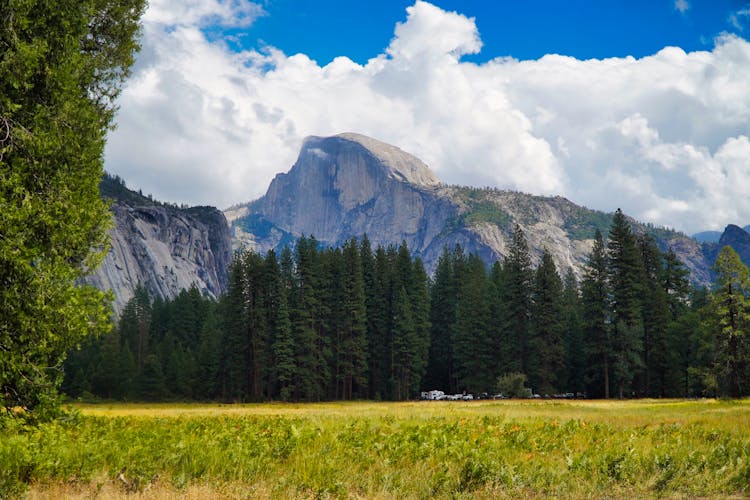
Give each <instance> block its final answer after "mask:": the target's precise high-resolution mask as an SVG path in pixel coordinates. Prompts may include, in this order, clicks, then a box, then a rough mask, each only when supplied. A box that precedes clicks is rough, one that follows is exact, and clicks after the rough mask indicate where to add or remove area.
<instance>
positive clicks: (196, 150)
mask: <svg viewBox="0 0 750 500" xmlns="http://www.w3.org/2000/svg"><path fill="white" fill-rule="evenodd" d="M232 9H235V10H237V11H238V12H240V11H241V12H245V13H246V14H245V17H244V19H245V20H246V21H247V20H248V19H250V18H252V16H257V15H261V14H262V9H260V7H257V6H254V4H251V3H249V2H238V1H235V2H221V1H219V0H207V1H205V2H198V1H197V0H191V2H188V3H186V2H175V1H174V0H171V3H170V0H161V1H154V2H152V3H151V7H150V8H149V12H148V14H147V15H146V18H145V26H144V40H143V43H144V50H143V52H142V53H141V54H140V56H139V59H138V63H137V65H136V68H135V70H134V75H133V77H132V79H131V80H130V81H129V83H128V85H127V87H126V89H125V91H124V92H123V95H122V98H121V101H120V105H121V110H120V114H119V128H118V129H117V130H116V131H115V132H113V133H112V135H111V137H110V140H109V143H108V146H107V158H106V165H107V168H108V169H109V170H110V171H112V172H115V173H118V174H120V175H121V176H122V177H124V178H125V179H126V180H127V181H128V182H129V183H131V184H133V185H135V186H138V187H141V188H143V190H144V191H145V192H150V193H153V194H154V195H155V196H156V197H158V198H160V199H164V200H168V201H175V202H188V203H202V204H213V205H217V206H219V207H226V206H228V205H230V204H233V203H237V202H242V201H247V200H250V199H252V198H255V197H258V196H260V195H262V194H263V193H264V192H265V190H266V188H267V186H268V183H269V182H270V180H271V179H272V178H273V176H274V175H275V174H276V173H278V172H282V171H286V170H288V168H289V167H290V166H291V165H292V164H293V162H294V159H295V157H296V154H297V152H298V149H299V147H300V145H301V143H302V140H303V139H304V137H305V136H307V135H329V134H336V133H340V132H345V131H352V132H360V133H364V134H368V135H371V136H373V137H376V138H378V139H381V140H385V141H387V142H391V143H393V144H395V145H397V146H399V147H401V148H403V149H404V150H406V151H409V152H412V153H414V154H415V155H417V156H419V157H420V158H422V159H423V160H425V161H426V162H427V163H428V164H429V165H430V166H431V167H432V168H433V169H434V170H435V171H436V173H437V174H438V175H439V176H440V177H441V178H442V179H443V180H444V181H446V182H449V183H457V184H470V185H476V186H486V185H492V186H499V187H503V188H512V189H518V190H522V191H527V192H532V193H538V194H562V195H565V196H567V197H569V198H570V199H571V200H573V201H574V202H577V203H581V204H585V205H587V206H590V207H592V208H598V209H602V210H607V211H611V210H614V209H615V208H617V207H622V209H623V210H625V211H626V212H627V213H629V214H632V215H633V216H635V217H639V218H642V219H644V220H648V221H651V222H654V223H656V224H664V225H669V226H672V227H677V228H679V229H683V230H686V231H696V230H700V229H710V228H720V227H722V226H723V225H724V224H727V223H730V222H731V223H740V224H742V225H744V224H747V223H750V198H747V196H746V193H747V192H748V191H747V188H750V186H749V185H748V183H750V140H748V137H750V44H749V43H748V42H747V41H745V40H743V39H741V38H738V37H734V36H728V35H727V36H723V37H721V38H718V39H717V40H716V43H715V47H714V48H713V50H712V51H710V52H707V51H706V52H693V53H685V52H684V51H683V50H681V49H679V48H674V47H666V48H664V49H663V50H661V51H660V52H658V53H657V54H654V55H652V56H650V57H644V58H641V59H634V58H632V57H627V58H612V59H604V60H587V61H581V60H577V59H574V58H571V57H565V56H559V55H548V56H545V57H543V58H542V59H539V60H535V61H517V60H514V59H509V58H501V59H495V60H493V61H490V62H488V63H484V64H474V63H467V62H462V61H461V60H460V57H461V55H464V54H471V53H476V52H477V51H479V50H480V48H481V39H480V36H479V33H478V31H477V28H476V24H475V23H474V20H473V19H470V18H467V17H465V16H462V15H460V14H457V13H451V12H445V11H443V10H441V9H439V8H437V7H435V6H433V5H431V4H429V3H426V2H422V1H418V2H416V3H415V4H414V5H413V6H412V7H409V8H408V9H407V16H406V20H405V21H404V22H403V23H400V24H398V25H397V26H396V28H395V35H394V37H393V39H392V40H391V43H390V45H389V47H388V48H387V49H386V50H385V51H384V53H383V54H379V55H375V57H373V58H372V59H371V60H370V61H368V63H367V64H364V65H360V64H357V63H355V62H353V61H351V60H349V59H348V58H346V57H339V58H336V59H334V60H333V61H332V62H331V63H329V64H328V65H326V66H322V67H321V66H319V65H318V64H317V63H316V62H315V61H313V60H311V59H310V58H309V57H307V56H306V55H304V54H296V55H292V56H289V55H286V54H284V53H282V52H280V51H279V50H276V49H274V48H272V47H269V48H267V49H265V50H264V51H262V52H256V51H247V52H242V53H234V52H231V51H230V50H228V49H227V48H226V47H225V45H224V44H223V43H221V42H215V43H211V42H209V41H208V40H207V39H206V37H205V36H204V34H203V33H202V31H201V26H204V25H205V23H206V22H207V20H210V22H212V23H214V24H216V23H217V20H223V21H222V22H223V23H225V24H230V25H231V24H232V23H233V22H234V21H233V19H235V17H234V16H235V14H232V12H233V11H232ZM238 9H239V10H238ZM240 17H242V14H240ZM246 21H243V22H246ZM743 189H744V191H742V190H743ZM743 193H744V194H743ZM746 199H747V200H748V201H747V202H746V201H745V200H746Z"/></svg>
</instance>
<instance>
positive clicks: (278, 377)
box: [266, 248, 297, 401]
mask: <svg viewBox="0 0 750 500" xmlns="http://www.w3.org/2000/svg"><path fill="white" fill-rule="evenodd" d="M291 259H292V256H291V251H290V250H289V249H288V248H285V249H284V250H283V251H282V254H281V262H280V263H278V262H277V260H276V256H275V253H273V252H272V251H269V252H268V254H267V255H266V276H267V277H266V280H267V286H268V295H267V299H268V303H267V308H266V311H267V313H268V320H267V323H268V325H269V328H270V329H271V335H270V337H271V343H272V347H271V350H272V356H273V363H272V365H273V370H272V380H273V385H274V386H277V389H276V390H274V391H273V392H272V393H273V394H276V395H278V397H279V398H280V399H281V400H282V401H288V400H290V399H291V398H292V394H293V386H292V384H293V383H294V378H295V373H296V369H297V366H296V363H295V359H294V349H295V346H294V337H293V336H292V323H291V320H290V318H289V304H288V301H287V295H288V293H289V291H290V288H288V287H291V281H292V277H291V273H292V269H293V264H292V260H291ZM269 392H271V391H269Z"/></svg>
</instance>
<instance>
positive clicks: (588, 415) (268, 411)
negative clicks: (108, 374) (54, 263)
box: [0, 400, 750, 498]
mask: <svg viewBox="0 0 750 500" xmlns="http://www.w3.org/2000/svg"><path fill="white" fill-rule="evenodd" d="M749 417H750V406H749V405H748V403H747V402H717V401H713V400H705V401H663V402H655V401H636V402H601V401H599V402H588V401H581V402H578V401H576V402H558V401H555V402H553V401H541V402H516V401H504V402H493V401H490V402H486V401H475V402H467V403H464V402H424V403H325V404H311V403H308V404H305V405H294V404H288V403H287V404H278V403H276V404H262V405H247V406H244V405H229V406H197V405H152V406H144V405H114V406H111V405H106V406H104V405H99V406H93V407H92V406H85V407H83V408H82V416H80V417H78V418H77V419H74V420H68V421H64V422H63V421H55V422H50V423H46V424H43V425H40V426H38V427H36V428H21V427H17V426H14V424H13V423H12V422H11V423H10V424H11V425H10V426H8V425H7V424H8V423H6V427H5V428H4V429H3V434H4V436H5V439H3V440H1V441H0V492H3V493H4V494H5V495H9V496H17V495H19V494H20V493H22V492H23V491H24V490H25V489H26V488H27V487H28V486H29V485H30V486H31V492H32V493H36V492H41V493H43V492H52V493H53V494H54V493H56V494H57V495H59V496H72V495H74V494H78V495H88V496H94V495H97V494H99V495H100V494H102V492H107V491H109V492H112V496H121V495H124V494H125V493H128V492H137V491H140V492H146V494H148V495H149V496H151V495H157V494H158V493H159V492H171V493H172V494H173V495H174V496H183V495H184V496H187V495H190V494H193V496H210V497H220V496H226V497H243V498H244V497H247V496H248V495H249V496H265V497H286V498H289V497H329V496H330V497H347V496H357V497H390V498H426V497H437V498H449V497H450V498H453V497H456V496H479V497H487V498H497V497H501V498H503V497H504V498H519V497H534V496H536V497H579V498H583V497H586V498H590V497H601V496H607V497H621V498H624V497H631V498H632V497H659V496H668V497H671V496H682V497H714V496H721V497H726V496H738V497H742V496H745V495H747V494H748V493H750V469H749V468H748V464H750V437H748V436H750V418H749Z"/></svg>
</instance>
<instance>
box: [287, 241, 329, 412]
mask: <svg viewBox="0 0 750 500" xmlns="http://www.w3.org/2000/svg"><path fill="white" fill-rule="evenodd" d="M296 253H297V258H296V267H295V281H296V282H297V297H296V298H295V301H294V310H293V314H292V317H293V320H292V328H293V332H294V337H295V345H296V348H297V350H296V352H295V358H296V359H297V379H296V381H295V384H294V385H295V391H296V393H295V399H304V400H307V401H320V400H321V399H323V398H325V396H326V386H327V383H328V381H329V380H330V369H329V360H330V357H331V352H330V339H329V338H328V337H327V336H326V335H325V331H324V328H323V327H324V324H323V319H324V318H325V304H324V303H323V302H322V300H321V295H320V294H321V291H322V289H323V279H322V271H323V270H322V266H321V259H320V256H319V252H318V242H317V241H316V240H315V238H312V237H310V238H305V237H304V236H303V237H301V238H300V239H299V241H298V242H297V252H296Z"/></svg>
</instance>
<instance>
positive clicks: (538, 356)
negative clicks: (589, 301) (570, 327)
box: [528, 250, 565, 394]
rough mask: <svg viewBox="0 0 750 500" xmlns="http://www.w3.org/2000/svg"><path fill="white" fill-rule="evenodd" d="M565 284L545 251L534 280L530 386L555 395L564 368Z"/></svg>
mask: <svg viewBox="0 0 750 500" xmlns="http://www.w3.org/2000/svg"><path fill="white" fill-rule="evenodd" d="M562 291H563V290H562V281H561V280H560V275H559V274H557V268H556V267H555V263H554V261H553V260H552V255H551V254H550V253H549V252H548V251H547V250H545V251H544V253H543V255H542V262H541V264H540V265H539V267H538V268H537V270H536V273H535V277H534V293H533V302H532V309H531V311H532V313H531V316H532V318H533V319H532V326H531V332H530V339H529V361H528V363H529V365H528V374H529V383H530V384H531V387H532V388H534V389H536V390H537V391H538V392H539V393H540V394H554V393H556V392H558V388H559V387H560V382H561V380H560V379H561V375H562V373H563V369H564V367H565V348H564V345H563V327H564V324H563V299H562Z"/></svg>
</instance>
